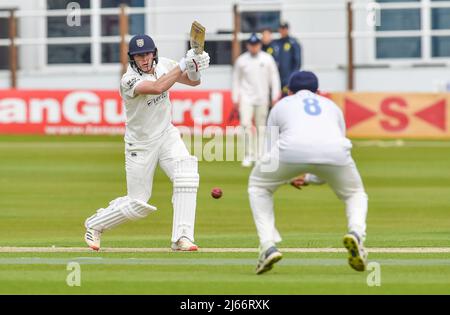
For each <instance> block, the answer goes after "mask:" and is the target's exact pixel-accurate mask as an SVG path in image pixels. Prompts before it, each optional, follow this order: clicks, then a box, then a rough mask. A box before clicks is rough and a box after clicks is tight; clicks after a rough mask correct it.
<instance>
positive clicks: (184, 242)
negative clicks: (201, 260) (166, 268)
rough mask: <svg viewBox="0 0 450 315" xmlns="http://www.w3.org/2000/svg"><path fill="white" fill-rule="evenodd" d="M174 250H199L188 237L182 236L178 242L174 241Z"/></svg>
mask: <svg viewBox="0 0 450 315" xmlns="http://www.w3.org/2000/svg"><path fill="white" fill-rule="evenodd" d="M171 248H172V250H176V251H182V252H195V251H197V250H198V246H197V245H195V244H194V243H192V242H191V240H190V239H188V238H187V237H181V238H180V239H179V240H178V241H177V242H175V243H172V246H171Z"/></svg>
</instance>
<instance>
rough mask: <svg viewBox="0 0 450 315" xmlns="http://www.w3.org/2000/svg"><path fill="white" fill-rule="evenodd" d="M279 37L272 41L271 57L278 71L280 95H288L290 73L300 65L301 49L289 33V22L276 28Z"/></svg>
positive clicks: (298, 68)
mask: <svg viewBox="0 0 450 315" xmlns="http://www.w3.org/2000/svg"><path fill="white" fill-rule="evenodd" d="M278 31H279V33H280V35H281V38H280V39H277V40H275V41H273V42H272V48H273V54H272V55H273V57H274V59H275V61H276V63H277V66H278V71H279V72H280V80H281V87H282V96H283V97H284V96H287V95H288V83H289V78H290V77H291V74H292V73H293V72H294V71H297V70H300V68H301V66H302V51H301V47H300V44H299V43H298V42H297V40H296V39H295V38H293V37H291V36H290V35H289V24H288V23H282V24H280V27H279V29H278Z"/></svg>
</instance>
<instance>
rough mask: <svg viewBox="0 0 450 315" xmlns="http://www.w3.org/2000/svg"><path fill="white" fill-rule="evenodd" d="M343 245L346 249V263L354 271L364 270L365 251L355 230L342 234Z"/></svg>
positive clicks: (365, 263) (365, 264)
mask: <svg viewBox="0 0 450 315" xmlns="http://www.w3.org/2000/svg"><path fill="white" fill-rule="evenodd" d="M344 246H345V248H346V249H347V250H348V264H349V265H350V267H352V268H353V269H355V270H356V271H365V270H366V267H367V252H366V250H365V249H364V245H363V243H362V241H361V238H360V237H359V235H358V234H356V233H355V232H350V233H348V234H347V235H345V236H344Z"/></svg>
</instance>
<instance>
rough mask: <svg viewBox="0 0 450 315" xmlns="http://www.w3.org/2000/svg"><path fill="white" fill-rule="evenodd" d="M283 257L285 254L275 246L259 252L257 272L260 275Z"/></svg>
mask: <svg viewBox="0 0 450 315" xmlns="http://www.w3.org/2000/svg"><path fill="white" fill-rule="evenodd" d="M281 258H283V254H281V252H280V251H279V250H278V249H277V248H276V247H275V246H272V247H269V248H268V249H267V250H265V251H262V252H261V253H260V254H259V259H258V263H257V265H256V274H257V275H260V274H263V273H265V272H267V271H269V270H272V268H273V265H274V264H275V263H276V262H278V261H280V260H281Z"/></svg>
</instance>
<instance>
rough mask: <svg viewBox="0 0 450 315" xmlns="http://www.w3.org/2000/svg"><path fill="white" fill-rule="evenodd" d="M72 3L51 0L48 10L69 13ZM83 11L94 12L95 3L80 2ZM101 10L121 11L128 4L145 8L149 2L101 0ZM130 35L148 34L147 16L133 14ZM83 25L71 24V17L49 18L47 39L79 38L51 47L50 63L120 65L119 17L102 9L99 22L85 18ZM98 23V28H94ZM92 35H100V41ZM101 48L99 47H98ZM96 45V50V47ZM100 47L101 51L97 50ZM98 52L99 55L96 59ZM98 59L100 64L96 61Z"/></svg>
mask: <svg viewBox="0 0 450 315" xmlns="http://www.w3.org/2000/svg"><path fill="white" fill-rule="evenodd" d="M70 2H73V1H72V0H47V9H48V10H66V7H67V5H68V4H69V3H70ZM76 2H77V3H78V4H79V5H80V8H81V9H90V8H91V7H92V6H91V0H77V1H76ZM99 2H100V6H101V9H105V8H107V9H108V8H119V7H120V5H121V4H122V3H123V4H126V5H128V6H129V7H144V6H145V0H100V1H99ZM96 20H97V21H98V23H95V22H94V21H96ZM128 21H129V34H132V35H134V34H138V33H145V14H130V15H129V16H128ZM80 22H81V23H80V24H81V25H80V26H72V27H71V26H69V25H67V16H66V15H64V16H49V17H47V36H48V38H49V39H65V38H70V37H76V39H74V43H71V44H70V45H68V44H59V43H58V44H56V43H55V44H54V43H50V44H48V45H47V63H48V64H92V63H93V62H94V63H96V64H98V63H99V62H101V63H104V64H110V63H119V62H120V49H119V39H118V36H119V35H120V34H119V15H118V14H117V13H116V14H109V13H108V14H103V13H102V11H101V10H100V13H99V16H98V19H93V18H92V16H90V15H81V17H80ZM93 23H95V24H96V25H94V24H93ZM92 34H100V38H99V40H100V42H98V41H96V39H95V38H94V39H93V40H92V38H91V37H92ZM94 45H98V46H94ZM93 46H94V47H93ZM95 47H97V48H98V49H93V48H95ZM93 52H95V53H96V54H97V52H98V54H99V56H95V57H96V58H94V56H92V53H93ZM94 60H98V61H94Z"/></svg>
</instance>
